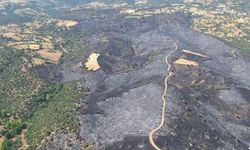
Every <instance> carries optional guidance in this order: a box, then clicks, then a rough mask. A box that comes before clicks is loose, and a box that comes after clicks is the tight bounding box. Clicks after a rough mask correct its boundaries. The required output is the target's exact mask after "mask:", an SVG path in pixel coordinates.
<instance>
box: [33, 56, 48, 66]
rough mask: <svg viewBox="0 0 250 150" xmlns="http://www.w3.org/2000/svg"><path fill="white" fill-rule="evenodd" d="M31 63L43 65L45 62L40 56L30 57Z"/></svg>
mask: <svg viewBox="0 0 250 150" xmlns="http://www.w3.org/2000/svg"><path fill="white" fill-rule="evenodd" d="M32 64H33V65H43V64H45V61H44V60H42V59H40V58H32Z"/></svg>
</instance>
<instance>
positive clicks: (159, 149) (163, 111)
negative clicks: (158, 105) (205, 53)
mask: <svg viewBox="0 0 250 150" xmlns="http://www.w3.org/2000/svg"><path fill="white" fill-rule="evenodd" d="M177 48H178V46H177V43H175V50H173V51H172V52H170V53H169V54H168V55H167V56H166V58H165V59H166V64H167V65H168V69H167V71H168V72H169V71H170V68H171V64H169V62H168V58H169V57H170V56H171V55H172V54H173V53H174V52H175V51H176V50H177ZM171 76H172V72H170V73H169V74H168V75H167V76H166V78H165V82H164V84H165V89H164V93H163V95H162V97H161V99H162V112H161V122H160V124H159V126H158V127H156V128H154V129H152V130H151V132H150V133H149V143H150V144H151V145H152V146H153V147H154V149H156V150H161V148H159V147H158V146H157V145H156V144H155V141H154V138H153V136H154V134H155V132H157V131H159V130H160V129H161V128H162V127H163V125H164V123H165V111H166V98H167V90H168V79H169V78H170V77H171Z"/></svg>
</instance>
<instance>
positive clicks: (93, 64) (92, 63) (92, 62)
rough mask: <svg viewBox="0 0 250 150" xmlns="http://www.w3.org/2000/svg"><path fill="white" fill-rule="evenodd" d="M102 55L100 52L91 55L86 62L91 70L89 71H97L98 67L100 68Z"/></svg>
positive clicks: (86, 65)
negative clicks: (99, 60)
mask: <svg viewBox="0 0 250 150" xmlns="http://www.w3.org/2000/svg"><path fill="white" fill-rule="evenodd" d="M99 56H100V54H97V53H93V54H91V55H90V56H89V58H88V60H87V62H86V63H85V67H86V68H87V69H88V70H89V71H91V70H92V71H96V70H98V69H100V66H99V64H98V61H97V59H98V57H99Z"/></svg>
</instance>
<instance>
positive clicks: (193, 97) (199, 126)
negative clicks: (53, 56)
mask: <svg viewBox="0 0 250 150" xmlns="http://www.w3.org/2000/svg"><path fill="white" fill-rule="evenodd" d="M88 13H91V10H88V11H87V12H84V11H83V12H81V11H77V12H74V13H72V14H68V15H69V17H74V16H77V19H78V22H79V24H78V25H77V28H79V29H81V30H83V31H84V30H88V31H91V32H92V34H91V36H90V38H89V40H88V46H89V51H88V54H91V53H93V52H95V53H99V54H100V56H99V57H98V63H99V65H100V69H99V70H98V71H95V72H84V71H79V69H76V68H77V66H79V63H80V61H79V62H75V63H72V64H68V65H69V66H68V67H66V68H67V69H63V68H65V67H61V68H62V71H61V72H60V73H59V74H58V76H60V80H65V81H68V80H74V79H79V78H84V80H85V81H86V84H87V86H88V87H89V90H90V91H89V94H88V96H86V97H83V98H82V100H81V109H80V110H79V111H78V112H77V115H78V120H79V123H80V132H79V136H80V137H81V139H83V140H84V141H85V142H87V143H89V144H93V145H96V149H101V150H102V149H108V150H112V149H113V150H125V149H129V150H139V149H142V150H151V149H152V147H151V146H150V144H149V142H148V134H149V132H150V130H151V129H152V128H155V127H156V126H158V124H159V122H160V113H161V106H162V103H161V95H162V93H163V90H164V79H165V77H166V74H167V73H168V72H167V67H168V66H167V64H166V63H165V57H166V55H168V54H169V53H170V52H171V51H173V50H174V49H175V44H177V45H178V49H177V51H176V52H174V53H173V55H172V56H171V62H170V63H171V64H173V67H172V69H171V70H172V71H173V73H174V75H173V76H172V77H171V79H170V81H169V90H168V97H167V111H166V118H165V120H166V124H165V125H164V127H163V128H162V129H161V131H160V132H158V133H157V135H156V137H155V139H156V143H157V144H158V145H159V147H161V148H162V149H227V150H230V149H237V150H239V149H242V150H244V149H248V147H250V142H249V141H250V140H249V139H250V129H249V126H250V118H249V116H250V113H249V107H250V101H249V100H250V94H249V93H250V77H249V74H250V61H249V59H247V58H245V57H243V56H242V55H241V53H240V52H239V50H236V51H235V53H234V48H232V47H230V46H228V45H226V44H224V43H223V42H221V41H219V40H217V39H215V38H212V37H209V36H206V35H203V34H201V33H198V32H195V31H193V30H191V29H190V28H189V20H188V16H187V15H184V14H174V15H169V16H166V15H164V16H163V15H155V16H153V17H146V18H144V19H126V18H125V17H124V16H120V15H119V14H118V12H116V11H115V10H105V11H104V10H100V11H99V12H96V11H95V13H94V15H92V17H90V18H89V16H90V15H89V14H88ZM73 14H74V16H71V15H73ZM80 14H82V15H80ZM86 16H88V18H86ZM183 49H188V50H191V51H194V52H199V53H201V54H203V55H206V56H207V57H201V56H197V55H193V54H188V53H184V52H183V51H182V50H183ZM179 58H184V59H187V60H191V61H195V62H197V63H198V66H192V65H181V64H175V63H174V62H175V61H176V60H177V59H179ZM80 66H81V65H80ZM59 141H60V140H59ZM54 144H55V143H54ZM78 144H79V143H78ZM76 145H77V144H76ZM52 146H53V144H52ZM77 146H78V145H77ZM72 149H74V146H73V147H72Z"/></svg>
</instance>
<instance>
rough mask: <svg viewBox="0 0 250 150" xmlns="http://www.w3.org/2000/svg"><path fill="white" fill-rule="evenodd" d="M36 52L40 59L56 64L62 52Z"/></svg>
mask: <svg viewBox="0 0 250 150" xmlns="http://www.w3.org/2000/svg"><path fill="white" fill-rule="evenodd" d="M36 52H37V53H38V54H40V55H41V57H42V58H44V59H48V60H50V61H53V62H58V61H59V60H60V58H61V56H62V52H60V51H50V50H39V51H36Z"/></svg>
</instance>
